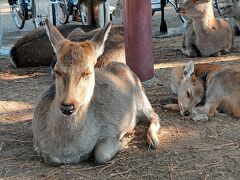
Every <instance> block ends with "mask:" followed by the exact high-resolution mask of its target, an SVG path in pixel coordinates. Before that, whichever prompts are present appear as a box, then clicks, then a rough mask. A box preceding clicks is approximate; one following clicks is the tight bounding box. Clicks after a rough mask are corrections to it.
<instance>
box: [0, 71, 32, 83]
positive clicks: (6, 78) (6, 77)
mask: <svg viewBox="0 0 240 180" xmlns="http://www.w3.org/2000/svg"><path fill="white" fill-rule="evenodd" d="M32 76H34V74H31V75H29V74H27V75H13V74H8V73H4V74H2V75H1V77H0V80H1V81H14V80H18V79H21V80H22V79H27V78H30V77H32ZM26 81H27V80H26Z"/></svg>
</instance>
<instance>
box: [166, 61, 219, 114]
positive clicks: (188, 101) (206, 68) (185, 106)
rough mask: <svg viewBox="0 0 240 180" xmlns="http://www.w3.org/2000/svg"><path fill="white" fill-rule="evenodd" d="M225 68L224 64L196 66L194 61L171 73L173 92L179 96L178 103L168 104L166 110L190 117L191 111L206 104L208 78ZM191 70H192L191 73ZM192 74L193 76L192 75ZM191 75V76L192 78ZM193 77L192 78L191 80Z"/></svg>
mask: <svg viewBox="0 0 240 180" xmlns="http://www.w3.org/2000/svg"><path fill="white" fill-rule="evenodd" d="M223 68H224V65H222V64H209V63H204V64H196V65H194V64H193V62H192V61H190V62H188V63H187V65H186V66H177V67H175V68H173V69H172V72H171V90H172V92H173V93H174V94H176V95H177V99H178V103H179V104H182V108H181V109H180V105H179V104H178V103H176V104H167V105H164V106H163V107H164V108H166V109H170V110H174V111H180V110H181V111H180V112H181V114H182V115H189V114H190V112H191V109H192V108H194V107H195V106H197V105H200V104H204V103H205V90H206V81H207V78H208V77H209V76H210V75H211V74H213V73H214V72H216V71H220V70H221V69H223ZM190 70H192V71H191V72H190ZM190 73H192V74H190ZM190 75H191V76H190ZM190 77H191V78H190Z"/></svg>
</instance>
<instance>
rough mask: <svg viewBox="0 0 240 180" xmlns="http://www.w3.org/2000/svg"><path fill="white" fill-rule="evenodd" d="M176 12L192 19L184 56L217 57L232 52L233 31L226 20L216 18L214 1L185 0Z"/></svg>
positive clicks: (187, 30)
mask: <svg viewBox="0 0 240 180" xmlns="http://www.w3.org/2000/svg"><path fill="white" fill-rule="evenodd" d="M176 11H177V12H178V13H179V14H181V15H183V16H187V17H188V18H190V20H189V22H188V24H187V26H186V31H185V32H184V35H183V43H182V52H183V54H184V55H186V56H189V57H196V56H217V55H220V54H221V53H223V52H229V51H230V49H231V48H232V45H233V37H234V33H233V29H232V27H231V25H230V24H229V23H228V22H227V21H226V20H224V19H216V18H215V16H214V12H213V7H212V0H198V1H196V0H184V1H183V3H182V4H181V5H180V6H179V7H178V8H177V9H176Z"/></svg>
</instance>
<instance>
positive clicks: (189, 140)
mask: <svg viewBox="0 0 240 180" xmlns="http://www.w3.org/2000/svg"><path fill="white" fill-rule="evenodd" d="M172 17H174V16H172ZM168 18H170V17H168ZM167 22H168V20H167ZM170 22H171V23H172V22H174V21H170ZM177 23H178V20H177ZM153 24H158V23H157V21H154V23H153ZM174 26H178V25H177V24H176V23H175V24H174V25H172V26H170V25H169V27H174ZM157 27H158V26H157V25H154V28H157ZM9 41H13V40H10V39H9ZM181 42H182V37H181V36H177V37H167V38H154V39H153V43H154V59H155V63H154V66H155V81H154V85H153V86H147V87H146V88H145V89H146V94H147V96H148V98H149V99H150V101H151V103H152V105H153V107H154V109H155V111H156V112H157V113H158V115H159V116H160V118H161V125H162V128H161V131H160V132H159V139H160V141H161V143H160V146H159V148H158V149H156V150H151V149H149V148H148V146H147V143H146V137H145V134H146V129H147V127H148V122H147V120H146V119H145V118H142V119H141V120H142V121H141V122H140V123H139V124H138V126H137V127H136V128H135V130H134V131H133V132H132V134H130V136H133V140H132V141H131V142H130V143H129V144H128V146H127V147H126V148H125V149H124V150H123V151H122V152H120V153H119V154H118V155H116V156H115V157H114V158H113V159H112V160H111V161H110V162H108V163H107V164H106V165H97V164H95V163H94V162H93V159H90V160H88V161H87V162H84V163H81V164H77V165H71V166H70V165H64V166H61V167H57V168H52V167H46V166H45V165H44V164H43V161H42V159H41V158H40V157H39V156H38V155H37V154H36V153H35V152H34V149H33V144H32V132H31V119H32V113H33V109H34V107H35V105H36V102H37V99H38V97H39V95H40V93H41V92H42V91H43V90H44V89H46V88H47V87H48V86H49V84H50V83H51V82H52V81H53V78H52V77H51V75H50V71H49V68H47V67H39V68H20V69H13V68H12V67H11V66H10V63H9V58H6V57H2V56H1V57H0V164H1V166H0V178H3V179H24V180H25V179H169V180H173V179H216V180H219V179H220V180H221V179H222V180H225V179H239V177H240V144H239V142H240V134H239V129H240V121H239V120H238V119H234V118H232V117H230V116H227V115H217V116H215V117H213V118H212V119H211V120H209V121H207V122H194V121H192V120H191V119H190V118H189V117H183V116H181V114H180V113H175V112H170V111H165V110H163V109H162V106H163V105H164V104H167V103H168V102H171V100H172V98H171V97H172V94H171V90H170V71H171V68H172V67H174V66H177V65H181V64H183V63H185V62H187V61H188V60H190V59H191V58H186V57H185V56H183V55H182V53H181V51H180V50H179V49H180V46H181ZM191 60H193V61H194V62H195V63H203V62H211V63H223V64H236V63H239V62H240V37H236V38H235V42H234V47H233V49H232V51H231V52H230V53H228V54H226V55H223V56H221V57H210V58H194V59H191Z"/></svg>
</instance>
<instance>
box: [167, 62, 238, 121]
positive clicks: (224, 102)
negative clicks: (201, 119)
mask: <svg viewBox="0 0 240 180" xmlns="http://www.w3.org/2000/svg"><path fill="white" fill-rule="evenodd" d="M239 69H240V65H223V64H198V65H195V66H194V64H193V62H192V61H189V62H188V63H187V65H186V66H185V67H182V66H180V67H177V68H175V69H173V71H172V86H171V87H172V90H173V92H175V93H177V96H178V104H168V105H165V106H164V107H165V108H167V109H172V110H180V112H181V114H182V115H189V114H190V113H193V114H195V115H198V114H205V115H208V116H213V115H214V114H216V113H217V110H220V111H221V112H224V113H228V114H231V115H233V116H234V117H240V104H239V102H240V94H239V90H240V70H239ZM200 103H201V104H202V105H203V106H199V104H200ZM197 105H198V107H196V106H197Z"/></svg>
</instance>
